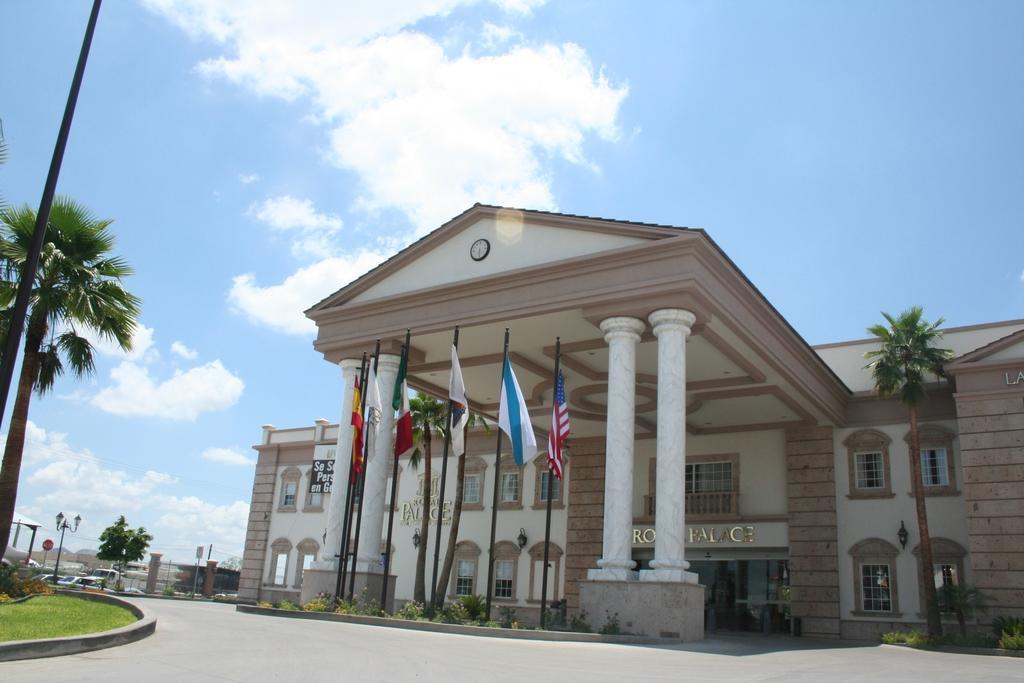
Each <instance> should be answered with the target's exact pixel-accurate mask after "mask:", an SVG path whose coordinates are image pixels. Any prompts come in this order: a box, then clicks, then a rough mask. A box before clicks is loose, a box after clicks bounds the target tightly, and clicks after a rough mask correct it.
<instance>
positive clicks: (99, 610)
mask: <svg viewBox="0 0 1024 683" xmlns="http://www.w3.org/2000/svg"><path fill="white" fill-rule="evenodd" d="M134 621H135V615H134V614H132V613H131V612H129V611H128V610H126V609H124V608H123V607H117V606H115V605H106V604H104V603H101V602H93V601H91V600H80V599H78V598H69V597H67V596H64V595H43V596H40V597H38V598H32V599H31V600H29V601H27V602H21V603H18V604H16V605H0V641H3V640H33V639H37V638H58V637H60V636H75V635H80V634H82V633H96V632H98V631H109V630H110V629H112V628H118V627H120V626H127V625H128V624H131V623H132V622H134Z"/></svg>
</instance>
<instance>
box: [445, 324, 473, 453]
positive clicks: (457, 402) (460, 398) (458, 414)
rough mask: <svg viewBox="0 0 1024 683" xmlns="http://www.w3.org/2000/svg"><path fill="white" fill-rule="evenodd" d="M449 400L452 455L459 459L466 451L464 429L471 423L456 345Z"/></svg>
mask: <svg viewBox="0 0 1024 683" xmlns="http://www.w3.org/2000/svg"><path fill="white" fill-rule="evenodd" d="M448 400H449V401H451V402H452V423H451V426H452V454H453V455H455V456H456V457H458V456H460V455H462V453H463V452H464V451H465V450H466V440H465V438H464V435H463V429H465V427H466V423H467V422H469V406H468V405H467V404H466V385H465V384H463V382H462V367H461V366H460V365H459V351H458V349H456V348H455V345H454V344H452V374H451V377H449V378H448Z"/></svg>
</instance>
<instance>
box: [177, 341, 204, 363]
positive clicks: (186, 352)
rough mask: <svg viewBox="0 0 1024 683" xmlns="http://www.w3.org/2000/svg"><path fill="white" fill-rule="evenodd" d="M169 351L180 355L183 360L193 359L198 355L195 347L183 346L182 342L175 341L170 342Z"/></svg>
mask: <svg viewBox="0 0 1024 683" xmlns="http://www.w3.org/2000/svg"><path fill="white" fill-rule="evenodd" d="M171 353H173V354H174V355H176V356H181V357H182V358H184V359H185V360H195V359H196V358H198V357H199V352H198V351H196V350H195V349H190V348H189V347H187V346H185V344H184V343H183V342H180V341H175V342H171Z"/></svg>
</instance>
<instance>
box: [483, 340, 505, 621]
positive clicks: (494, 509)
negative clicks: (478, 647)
mask: <svg viewBox="0 0 1024 683" xmlns="http://www.w3.org/2000/svg"><path fill="white" fill-rule="evenodd" d="M507 361H508V328H507V327H506V328H505V351H504V353H503V354H502V357H501V370H500V371H499V373H498V374H499V377H500V378H501V379H500V381H499V382H498V410H499V412H500V411H501V391H502V388H503V387H504V384H505V363H506V362H507ZM498 422H499V426H498V446H497V448H496V449H495V454H494V496H493V497H492V500H491V544H490V546H489V549H488V551H487V621H490V620H491V602H492V601H493V599H494V532H495V529H496V527H497V524H498V489H499V488H500V487H501V434H502V432H501V426H500V422H501V420H500V418H499V420H498Z"/></svg>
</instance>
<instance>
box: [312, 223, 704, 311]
mask: <svg viewBox="0 0 1024 683" xmlns="http://www.w3.org/2000/svg"><path fill="white" fill-rule="evenodd" d="M684 230H685V228H672V227H667V226H658V225H648V224H642V223H629V222H622V221H612V220H605V219H595V218H586V217H580V216H569V215H562V214H552V213H547V212H543V211H525V210H520V209H506V208H502V207H495V206H484V205H480V204H477V205H474V206H473V207H472V208H470V209H469V210H468V211H466V212H465V213H463V214H461V215H459V216H457V217H456V218H454V219H452V220H451V221H449V222H448V223H445V224H444V225H442V226H441V227H439V228H437V229H436V230H434V231H433V232H431V233H429V234H428V235H426V236H425V237H423V238H422V239H420V240H418V241H417V242H414V243H413V244H411V245H410V246H409V247H407V248H406V249H404V250H402V251H400V252H399V253H398V254H396V255H395V256H393V257H392V258H390V259H388V260H387V261H385V262H384V263H383V264H381V265H380V266H378V267H377V268H375V269H374V270H372V271H370V272H369V273H367V274H365V275H363V276H362V277H360V278H359V279H357V280H355V281H354V282H352V283H351V284H349V285H347V286H345V287H343V288H342V289H340V290H338V291H337V292H335V293H334V294H332V295H331V296H329V297H327V298H326V299H324V300H323V301H321V302H320V303H318V304H316V305H315V306H313V307H312V308H311V309H310V310H309V311H307V313H312V312H314V311H318V310H323V309H325V308H332V307H335V306H339V305H343V304H347V303H363V302H366V301H371V300H376V299H384V298H387V297H392V296H397V295H401V294H405V293H408V292H413V291H418V290H422V289H428V288H431V287H437V286H442V285H450V284H453V283H457V282H460V281H463V280H473V279H477V278H482V277H488V276H492V275H498V274H501V273H505V272H509V271H514V270H519V269H523V268H530V267H532V266H539V265H543V264H548V263H553V262H557V261H562V260H567V259H574V258H581V257H586V256H589V255H594V254H599V253H605V252H610V251H615V250H618V249H624V248H629V247H634V246H638V245H642V244H646V243H649V242H650V241H651V240H658V239H664V238H667V237H674V236H678V235H679V234H680V232H682V231H684ZM474 245H475V249H474Z"/></svg>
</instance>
